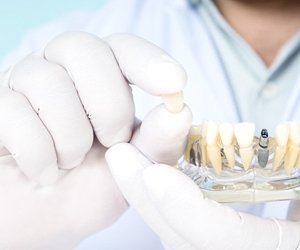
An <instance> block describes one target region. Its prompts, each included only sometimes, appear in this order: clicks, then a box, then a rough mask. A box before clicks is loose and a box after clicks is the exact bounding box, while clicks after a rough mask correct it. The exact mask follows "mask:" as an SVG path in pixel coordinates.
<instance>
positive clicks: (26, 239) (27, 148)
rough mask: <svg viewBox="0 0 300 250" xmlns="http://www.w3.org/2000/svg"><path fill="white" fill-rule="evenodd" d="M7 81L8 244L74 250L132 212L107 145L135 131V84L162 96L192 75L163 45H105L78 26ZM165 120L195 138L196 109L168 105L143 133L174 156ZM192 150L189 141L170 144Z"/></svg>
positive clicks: (2, 121)
mask: <svg viewBox="0 0 300 250" xmlns="http://www.w3.org/2000/svg"><path fill="white" fill-rule="evenodd" d="M124 76H125V77H126V78H127V79H125V77H124ZM2 80H3V82H2V83H3V86H2V87H1V86H0V141H1V143H2V144H3V146H0V155H1V157H0V249H9V250H24V249H26V250H27V249H28V250H29V249H30V250H33V249H39V250H40V249H43V250H45V249H55V250H57V249H64V250H66V249H72V248H73V247H74V246H75V245H76V244H78V242H79V241H81V240H82V239H83V238H85V237H86V236H88V235H89V234H91V233H94V232H95V231H98V230H101V229H103V228H105V227H107V226H109V225H110V224H112V223H113V222H114V221H115V220H116V219H117V218H118V217H119V216H120V215H121V214H122V213H123V212H124V211H125V209H126V208H127V203H126V201H125V200H124V198H123V196H122V194H121V193H120V191H119V189H118V187H117V185H116V184H115V182H114V180H113V178H112V176H111V173H110V171H109V169H108V166H107V163H106V161H105V158H104V155H105V152H106V148H107V147H109V146H111V145H113V144H116V143H118V142H127V141H129V140H130V139H131V137H132V133H133V129H134V103H133V99H132V93H131V88H130V86H129V85H128V82H127V80H128V81H130V82H131V83H133V84H136V85H138V86H139V87H141V88H142V89H144V90H146V91H147V92H149V93H150V94H152V95H168V94H173V93H177V92H179V91H181V90H182V89H183V87H184V85H185V82H186V76H185V72H184V70H183V69H182V68H181V66H179V65H178V64H177V63H176V62H175V61H174V60H172V59H171V58H170V57H169V56H167V55H166V54H165V53H164V52H163V51H161V50H160V49H158V48H157V47H155V46H154V45H152V44H150V43H148V42H146V41H144V40H142V39H139V38H137V37H133V36H130V35H125V34H119V35H114V36H111V37H110V38H108V39H107V42H104V41H102V40H100V39H99V38H97V37H96V36H93V35H90V34H87V33H79V32H71V33H65V34H62V35H60V36H58V37H57V38H55V39H54V40H53V41H51V42H50V43H49V44H48V45H47V46H46V47H45V48H44V50H43V51H41V52H40V53H38V54H32V55H29V56H28V57H26V58H25V59H24V60H22V61H21V62H20V63H18V64H17V65H16V66H14V67H13V68H12V69H11V71H10V72H8V73H7V74H6V75H4V77H3V79H2ZM159 122H163V123H165V122H167V123H177V124H178V126H179V127H180V129H179V130H180V131H181V132H182V131H183V132H184V134H183V137H185V136H186V135H187V133H188V128H189V126H190V123H191V113H190V111H189V109H188V108H187V107H184V108H183V109H182V111H181V112H180V113H179V114H172V113H170V112H168V111H166V109H165V107H164V106H163V105H161V106H159V107H157V108H155V109H154V110H153V111H152V112H151V113H150V114H149V115H148V116H147V117H146V118H145V120H144V121H143V122H142V127H145V128H147V127H148V128H150V127H151V130H149V129H148V130H147V129H146V130H144V132H142V131H141V132H140V130H139V129H137V130H136V131H137V132H136V133H135V135H134V137H135V138H136V139H137V140H138V141H139V143H140V150H141V151H142V152H143V153H144V154H145V155H149V156H151V157H152V158H156V160H158V161H160V158H162V160H165V159H164V155H162V154H161V151H160V150H159V149H160V148H162V149H165V148H166V145H165V144H164V142H163V141H162V143H161V144H162V147H160V146H159V141H158V140H159V139H160V138H163V137H164V135H161V134H160V133H161V132H163V131H162V130H161V128H160V125H159ZM153 123H154V124H156V123H158V124H156V125H157V126H152V125H153ZM94 133H95V137H94ZM147 138H148V139H149V138H150V139H149V141H148V142H145V141H144V139H147ZM155 140H157V141H155ZM183 147H184V143H183V142H182V140H180V142H179V143H178V144H177V145H174V147H171V148H170V149H171V150H174V152H176V151H182V150H183ZM6 149H7V150H8V151H9V152H10V154H9V152H8V151H7V150H6ZM164 152H166V153H167V155H171V154H170V152H169V151H168V150H167V151H164ZM175 154H177V153H175ZM116 157H118V158H119V156H116ZM122 157H125V158H126V156H122ZM173 161H174V159H173ZM75 167H76V168H75ZM57 178H58V180H57ZM38 183H40V184H42V185H48V186H44V187H43V186H41V185H39V184H38ZM49 184H52V185H49ZM99 247H101V246H99Z"/></svg>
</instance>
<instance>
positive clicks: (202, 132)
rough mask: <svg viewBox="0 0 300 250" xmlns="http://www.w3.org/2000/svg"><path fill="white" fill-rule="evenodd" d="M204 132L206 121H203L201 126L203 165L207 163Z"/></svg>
mask: <svg viewBox="0 0 300 250" xmlns="http://www.w3.org/2000/svg"><path fill="white" fill-rule="evenodd" d="M206 134H207V121H204V122H203V123H202V126H201V140H200V142H201V143H200V144H201V157H202V158H201V161H202V164H203V165H204V166H206V165H207V163H208V161H207V152H206Z"/></svg>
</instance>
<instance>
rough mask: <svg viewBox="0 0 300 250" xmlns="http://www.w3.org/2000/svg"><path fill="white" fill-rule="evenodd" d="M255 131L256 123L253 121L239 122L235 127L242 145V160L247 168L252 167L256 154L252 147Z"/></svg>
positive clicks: (237, 137) (238, 140)
mask: <svg viewBox="0 0 300 250" xmlns="http://www.w3.org/2000/svg"><path fill="white" fill-rule="evenodd" d="M254 132H255V124H253V123H249V122H243V123H238V124H236V125H235V127H234V133H235V136H236V139H237V142H238V144H239V147H240V149H239V152H240V157H241V161H242V164H243V166H244V168H245V169H246V170H247V169H248V168H249V167H250V165H251V162H252V159H253V155H254V151H253V148H252V143H253V137H254Z"/></svg>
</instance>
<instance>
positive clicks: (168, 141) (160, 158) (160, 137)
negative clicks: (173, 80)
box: [131, 105, 192, 165]
mask: <svg viewBox="0 0 300 250" xmlns="http://www.w3.org/2000/svg"><path fill="white" fill-rule="evenodd" d="M191 123H192V113H191V111H190V109H189V108H188V106H184V108H183V109H182V111H181V112H179V113H170V112H169V111H168V110H167V109H166V108H165V107H164V105H159V106H157V107H155V108H154V109H153V110H152V111H151V112H150V113H149V114H148V115H147V116H146V117H145V119H144V120H143V122H142V124H141V125H140V127H139V129H137V130H136V131H135V133H134V135H133V138H132V140H131V143H132V144H134V145H135V146H136V147H137V148H138V149H139V150H140V151H141V152H142V153H143V154H144V155H146V156H147V157H148V158H149V159H151V160H153V161H154V162H162V163H166V164H170V165H174V164H176V163H177V162H178V159H179V158H180V157H181V156H182V155H183V152H184V148H185V145H186V139H187V136H188V133H189V129H190V127H191Z"/></svg>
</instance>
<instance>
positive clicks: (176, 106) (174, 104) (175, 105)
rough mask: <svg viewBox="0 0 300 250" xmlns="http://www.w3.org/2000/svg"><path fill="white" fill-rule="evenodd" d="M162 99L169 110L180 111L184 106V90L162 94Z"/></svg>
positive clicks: (172, 111)
mask: <svg viewBox="0 0 300 250" xmlns="http://www.w3.org/2000/svg"><path fill="white" fill-rule="evenodd" d="M162 99H163V102H164V104H165V106H166V108H167V110H168V111H170V112H171V113H179V112H180V111H181V110H182V108H183V104H184V102H183V93H182V92H178V93H174V94H170V95H165V96H162Z"/></svg>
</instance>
